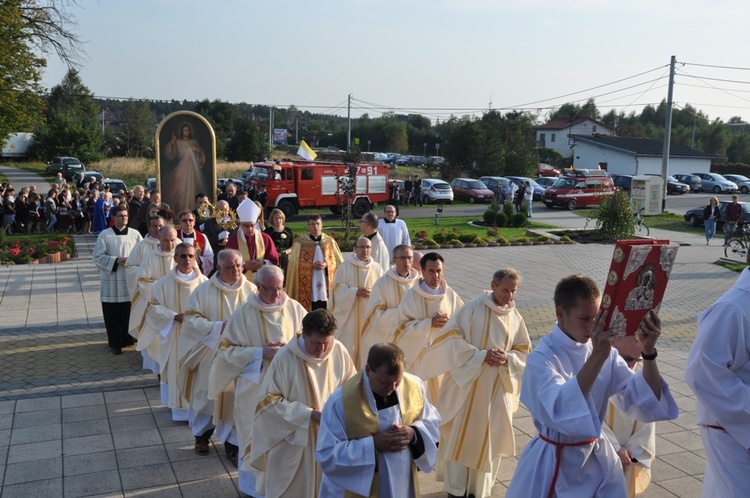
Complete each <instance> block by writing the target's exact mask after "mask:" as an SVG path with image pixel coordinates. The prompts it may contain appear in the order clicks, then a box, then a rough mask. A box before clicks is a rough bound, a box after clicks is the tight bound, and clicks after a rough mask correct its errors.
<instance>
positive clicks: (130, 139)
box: [120, 99, 156, 157]
mask: <svg viewBox="0 0 750 498" xmlns="http://www.w3.org/2000/svg"><path fill="white" fill-rule="evenodd" d="M155 124H156V119H155V118H154V113H153V112H151V108H150V107H149V105H148V102H146V101H144V100H133V99H128V101H127V102H125V108H124V109H123V124H122V130H121V131H122V135H121V137H120V138H121V150H120V152H121V153H122V154H124V155H126V156H128V157H140V156H141V155H142V154H144V153H147V152H148V151H149V149H151V151H152V152H153V143H154V125H155Z"/></svg>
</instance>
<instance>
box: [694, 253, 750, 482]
mask: <svg viewBox="0 0 750 498" xmlns="http://www.w3.org/2000/svg"><path fill="white" fill-rule="evenodd" d="M747 262H748V265H750V253H748V261H747ZM685 381H686V382H687V384H688V386H690V389H692V390H693V392H694V393H695V396H696V401H695V404H696V411H695V419H696V423H697V424H698V425H699V426H700V431H701V439H703V447H704V448H705V450H706V473H705V475H704V477H703V496H704V497H714V496H747V494H748V485H747V476H748V473H750V453H749V452H748V448H750V417H748V413H750V397H748V392H750V268H745V269H744V270H743V271H742V273H740V276H739V278H738V279H737V281H736V282H735V284H734V286H733V287H732V288H731V289H729V290H728V291H727V292H726V293H725V294H724V295H723V296H721V297H720V298H719V299H718V300H717V301H716V302H715V303H714V304H712V305H711V306H710V307H709V308H708V309H707V310H706V311H704V312H703V313H701V314H700V315H698V333H697V334H696V337H695V342H693V347H692V348H691V349H690V354H689V355H688V359H687V362H686V363H685Z"/></svg>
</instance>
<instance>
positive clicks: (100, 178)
mask: <svg viewBox="0 0 750 498" xmlns="http://www.w3.org/2000/svg"><path fill="white" fill-rule="evenodd" d="M82 173H83V179H84V180H85V183H88V182H89V180H91V177H92V176H93V177H94V178H96V181H97V182H99V183H102V182H103V181H104V175H102V174H101V173H99V172H98V171H94V170H93V169H92V170H91V171H83V172H82Z"/></svg>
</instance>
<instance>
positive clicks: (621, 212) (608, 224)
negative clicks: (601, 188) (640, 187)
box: [592, 189, 635, 241]
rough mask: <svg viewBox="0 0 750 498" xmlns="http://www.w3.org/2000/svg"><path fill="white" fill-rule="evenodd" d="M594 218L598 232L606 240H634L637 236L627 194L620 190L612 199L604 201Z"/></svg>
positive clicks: (607, 198) (608, 198) (616, 191)
mask: <svg viewBox="0 0 750 498" xmlns="http://www.w3.org/2000/svg"><path fill="white" fill-rule="evenodd" d="M592 218H594V219H595V220H596V231H597V233H598V235H599V236H600V237H601V238H603V239H604V240H609V241H615V240H621V239H632V238H633V235H634V234H635V219H634V218H633V211H632V207H631V205H630V200H629V199H628V196H627V194H625V192H623V191H622V190H620V189H617V190H615V193H614V195H613V196H611V197H606V198H604V199H602V203H601V204H599V209H597V210H596V212H594V214H593V215H592Z"/></svg>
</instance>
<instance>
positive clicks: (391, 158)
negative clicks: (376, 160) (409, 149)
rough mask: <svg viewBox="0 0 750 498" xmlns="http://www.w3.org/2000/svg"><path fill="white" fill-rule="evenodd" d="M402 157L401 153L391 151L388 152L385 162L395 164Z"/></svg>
mask: <svg viewBox="0 0 750 498" xmlns="http://www.w3.org/2000/svg"><path fill="white" fill-rule="evenodd" d="M400 157H401V154H395V153H393V152H391V153H388V157H387V158H386V160H385V161H383V162H384V163H386V164H395V163H396V161H398V159H399V158H400Z"/></svg>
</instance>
